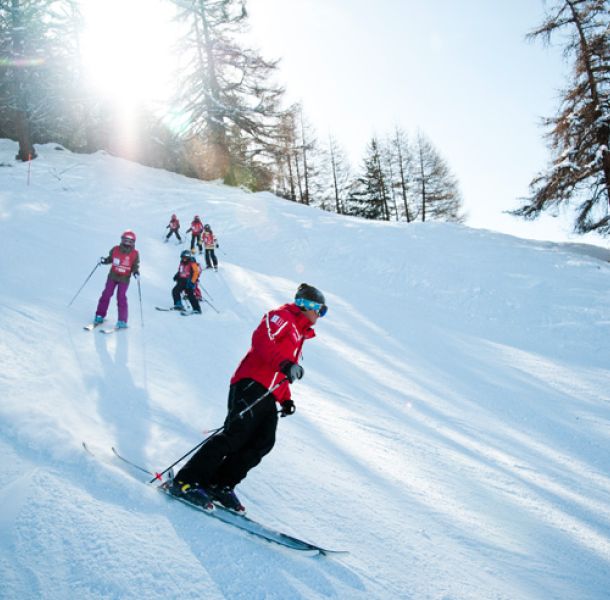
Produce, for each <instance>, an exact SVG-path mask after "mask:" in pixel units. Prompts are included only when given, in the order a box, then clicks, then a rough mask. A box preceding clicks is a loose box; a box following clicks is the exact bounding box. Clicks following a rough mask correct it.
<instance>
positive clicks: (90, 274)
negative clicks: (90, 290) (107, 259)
mask: <svg viewBox="0 0 610 600" xmlns="http://www.w3.org/2000/svg"><path fill="white" fill-rule="evenodd" d="M101 264H102V263H101V262H98V263H97V264H96V265H95V267H93V271H91V273H89V276H88V277H87V279H85V282H84V283H83V285H81V286H80V288H79V290H78V292H76V294H74V298H72V300H70V302H69V304H68V306H72V302H74V301H75V300H76V297H77V296H78V295H79V294H80V293H81V290H82V289H83V288H84V287H85V285H86V284H87V281H89V280H90V279H91V276H92V275H93V273H95V269H97V268H98V267H99V266H100V265H101Z"/></svg>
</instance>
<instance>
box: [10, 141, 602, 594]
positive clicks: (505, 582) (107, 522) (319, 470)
mask: <svg viewBox="0 0 610 600" xmlns="http://www.w3.org/2000/svg"><path fill="white" fill-rule="evenodd" d="M55 148H56V146H55V145H53V144H48V145H45V146H41V147H40V148H39V150H40V158H39V159H37V160H36V161H34V162H33V163H32V164H31V165H29V166H30V167H31V173H30V184H29V185H27V184H26V182H27V169H28V165H23V164H19V163H16V162H14V161H13V156H14V155H15V153H16V144H15V143H13V142H9V141H6V140H0V165H2V166H0V235H1V239H2V241H3V244H4V248H3V252H1V253H0V283H1V285H0V328H1V331H2V336H1V337H0V364H1V365H2V368H1V369H0V398H1V401H0V433H1V437H0V453H1V455H2V456H3V458H4V461H3V468H4V472H5V484H4V486H3V488H2V490H0V504H1V505H2V507H3V508H2V511H1V513H0V534H1V535H0V577H1V580H2V593H0V596H2V597H7V598H15V597H24V598H68V597H78V598H96V599H97V598H174V597H175V598H178V597H184V590H185V589H186V590H188V594H189V595H192V596H198V597H202V598H238V599H251V598H261V597H264V598H278V599H279V598H307V599H309V598H326V597H336V598H350V599H351V598H367V599H370V598H380V599H386V598H414V599H420V598H433V599H438V600H441V599H442V600H450V599H457V598H460V599H470V598H472V599H475V598H476V599H481V600H487V599H489V598H496V599H500V598H501V599H507V600H509V599H510V600H512V599H515V598H520V599H521V598H524V599H540V598H545V599H546V598H560V599H566V600H567V599H572V598H591V599H597V598H600V599H601V598H606V597H607V590H608V589H609V588H610V541H609V540H610V476H609V472H610V469H609V467H610V464H609V458H608V451H607V448H608V441H609V440H608V431H609V429H608V426H609V425H610V422H609V421H610V393H609V392H608V390H610V370H609V369H608V366H607V362H608V351H607V348H608V333H609V326H610V308H609V306H610V302H609V301H610V291H609V289H610V265H609V264H608V262H607V261H608V260H609V259H610V253H609V252H608V251H607V250H605V249H604V248H601V247H593V246H587V245H584V244H576V245H575V244H558V243H549V242H534V241H528V240H524V239H521V238H517V237H512V236H509V235H504V234H498V233H494V232H491V231H484V230H475V229H470V228H468V227H464V226H456V225H446V224H439V223H426V224H411V225H408V226H407V225H405V224H396V223H376V222H365V221H362V220H357V219H351V218H344V217H338V216H336V215H333V214H329V213H324V212H321V211H318V210H315V209H310V208H308V207H305V206H301V205H295V204H291V203H288V202H286V201H282V200H279V199H277V198H275V197H274V196H272V195H271V194H268V193H259V194H251V193H244V192H243V191H242V190H238V189H233V188H227V187H225V186H222V185H220V184H217V183H204V182H201V181H197V180H193V179H187V178H185V177H182V176H178V175H176V174H172V173H167V172H164V171H161V170H155V169H150V168H146V167H143V166H140V165H137V164H134V163H130V162H128V161H125V160H121V159H117V158H113V157H110V156H108V155H105V154H104V153H97V154H95V155H76V154H72V153H70V152H67V151H65V150H62V151H60V150H57V149H55ZM172 212H175V213H177V215H178V217H179V218H180V220H181V224H182V231H184V230H186V229H187V228H188V226H189V223H190V220H191V218H192V216H193V215H194V214H199V215H200V216H201V217H202V220H203V221H204V222H209V223H210V224H212V227H213V229H214V231H215V233H216V234H217V235H218V238H219V242H220V249H219V251H218V253H217V254H218V257H219V260H220V271H219V272H218V273H212V272H210V271H204V272H203V282H202V283H203V286H204V287H205V289H206V290H207V291H208V292H209V294H210V296H211V298H212V300H211V301H212V303H213V304H214V306H216V307H217V308H218V309H219V311H220V312H219V313H218V314H217V313H216V312H214V311H213V310H212V309H211V308H210V307H209V306H208V305H206V304H203V305H202V308H203V314H202V315H201V316H200V317H197V318H193V319H183V318H181V317H180V316H179V315H174V314H167V315H166V314H162V313H160V312H158V311H156V310H155V308H154V307H155V306H166V305H169V304H170V303H171V297H170V290H171V287H172V283H173V282H172V276H173V274H174V273H175V271H176V268H177V265H178V261H179V254H180V250H181V249H182V248H181V247H177V246H174V245H173V244H164V243H163V242H162V235H163V232H164V231H165V230H164V228H165V225H167V223H168V221H169V216H170V215H171V213H172ZM127 228H132V229H134V230H135V232H136V234H137V236H138V239H137V244H136V245H137V248H138V249H139V251H140V253H141V257H142V269H141V271H142V277H141V289H142V299H143V321H144V326H142V323H141V320H140V307H139V304H138V294H137V286H136V285H134V284H132V285H131V286H130V290H129V309H130V316H129V329H128V330H127V331H125V332H121V333H119V334H117V335H111V336H104V335H101V334H100V333H99V331H97V330H95V331H92V332H87V331H83V329H82V327H83V325H85V324H86V323H88V322H90V320H91V318H92V316H93V312H94V310H95V304H96V302H97V299H98V297H99V294H100V292H101V290H102V287H103V283H104V280H105V277H106V273H107V267H100V268H99V269H97V270H96V272H95V273H94V275H93V276H92V278H91V280H90V282H89V283H88V284H87V285H86V286H85V287H84V289H83V291H82V293H81V294H80V295H79V296H78V298H77V299H76V300H75V301H74V303H73V305H72V306H71V307H70V308H67V304H68V302H69V300H70V299H71V298H72V296H73V295H74V293H75V292H76V290H77V289H78V288H79V286H80V285H81V284H82V282H83V281H84V279H85V277H86V276H87V274H88V273H89V272H90V271H91V269H92V268H93V267H94V265H95V263H96V261H97V260H98V258H99V257H100V256H102V255H104V254H105V253H106V252H107V251H108V249H109V248H110V247H111V246H113V245H114V244H116V243H117V242H118V238H119V236H120V233H121V232H122V231H123V230H124V229H127ZM302 281H306V282H308V283H311V284H314V285H316V286H317V287H319V288H320V289H322V290H323V291H324V293H325V295H326V297H327V300H328V305H329V313H328V315H327V316H326V317H325V318H324V319H320V321H319V323H318V326H317V328H316V329H317V333H318V336H317V337H316V338H315V339H314V340H311V341H308V343H307V344H306V345H305V353H304V362H303V366H304V368H305V377H304V379H303V380H302V381H301V382H299V383H298V384H295V385H294V386H293V396H294V399H295V404H296V406H297V412H296V414H295V415H294V416H292V417H290V418H287V419H281V421H280V424H279V428H278V439H277V444H276V447H275V448H274V450H273V452H272V453H271V454H270V455H269V456H267V457H266V458H265V459H264V461H263V462H262V463H261V465H260V466H259V467H257V468H256V469H255V470H254V471H253V472H252V473H251V474H250V475H249V476H248V478H247V479H246V480H245V481H244V482H243V483H242V485H241V486H240V488H239V492H240V498H241V499H242V500H243V502H244V503H245V504H246V505H247V507H248V513H249V515H250V516H251V517H252V518H254V519H257V520H261V521H263V522H265V524H267V525H269V526H270V527H275V528H277V529H280V530H282V531H286V533H288V534H292V535H295V536H297V537H302V538H304V539H308V540H312V541H315V542H316V543H318V544H320V545H322V546H326V547H337V548H345V549H347V550H350V554H349V555H347V556H341V557H336V558H328V557H323V558H311V557H307V556H300V555H295V553H290V551H288V550H283V549H278V548H275V547H271V546H269V545H268V544H265V543H264V542H258V541H257V540H255V539H252V538H251V536H247V535H246V534H243V533H240V532H239V531H235V530H233V529H232V528H230V527H228V526H226V525H225V524H223V523H217V522H215V521H214V520H212V519H206V518H205V517H204V518H200V519H197V518H196V517H197V516H198V515H194V514H193V511H192V510H189V509H188V508H187V507H182V506H180V505H178V503H170V502H169V501H168V500H167V499H166V498H164V497H162V496H161V494H158V493H156V492H155V491H154V490H153V489H146V488H143V487H142V485H141V484H139V483H137V482H135V481H133V480H132V479H131V478H130V477H128V476H126V475H125V473H124V472H123V471H122V470H121V469H120V468H118V467H115V466H113V465H112V464H111V463H109V464H100V463H99V462H96V461H92V460H91V457H89V456H87V455H86V453H85V452H83V450H82V447H81V440H83V439H86V440H88V441H90V442H91V443H92V444H97V445H99V446H102V447H108V448H109V447H111V446H115V447H117V448H118V449H119V450H120V451H121V452H123V453H124V454H125V455H128V456H129V457H131V458H133V460H137V461H138V462H141V463H142V464H145V465H149V466H151V468H154V469H159V470H162V469H163V468H164V467H166V466H167V465H169V464H170V463H171V462H173V460H175V459H176V458H177V457H179V456H180V455H182V454H183V453H184V452H186V451H187V450H188V449H189V448H191V447H193V446H194V445H196V444H197V443H198V442H199V441H200V440H201V439H202V438H203V437H204V436H205V435H206V431H208V430H211V429H214V428H216V427H218V426H219V425H220V424H221V423H222V421H223V419H224V415H225V403H226V395H227V391H228V380H229V378H230V376H231V374H232V372H233V370H234V369H235V367H236V365H237V363H238V361H239V360H240V359H241V357H242V356H243V354H244V353H245V351H246V350H247V348H248V346H249V343H250V335H251V333H252V330H253V329H254V327H255V326H256V325H257V323H258V321H259V320H260V318H261V316H262V315H263V313H264V312H265V311H266V310H268V309H269V308H273V307H275V306H277V305H279V304H281V303H283V302H285V301H287V300H289V299H290V298H291V297H292V295H293V293H294V290H295V289H296V287H297V285H298V284H299V283H301V282H302ZM108 317H109V320H108V323H109V325H112V324H113V323H114V320H115V319H116V305H115V303H114V300H113V303H112V304H111V307H110V311H109V315H108Z"/></svg>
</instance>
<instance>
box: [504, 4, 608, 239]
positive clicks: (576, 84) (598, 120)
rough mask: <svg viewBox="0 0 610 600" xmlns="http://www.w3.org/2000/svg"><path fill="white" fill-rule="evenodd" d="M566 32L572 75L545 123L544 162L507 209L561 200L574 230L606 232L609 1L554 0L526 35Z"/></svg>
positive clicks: (526, 209)
mask: <svg viewBox="0 0 610 600" xmlns="http://www.w3.org/2000/svg"><path fill="white" fill-rule="evenodd" d="M562 32H563V33H566V34H567V38H562V39H565V40H566V42H565V47H564V53H565V55H566V56H571V57H573V60H574V64H573V74H572V78H571V81H570V83H569V87H568V88H567V89H566V90H565V91H564V92H563V94H562V101H561V106H560V109H559V111H558V113H557V114H556V115H555V116H554V117H551V118H547V119H545V121H544V124H545V126H546V127H548V128H549V132H548V136H547V137H548V139H549V142H550V144H549V145H550V149H551V152H552V155H553V156H552V160H551V165H550V167H549V168H548V169H547V170H546V171H543V172H542V173H540V174H539V175H537V176H536V177H535V178H534V179H533V181H532V182H531V184H530V191H531V196H530V197H529V198H527V201H526V203H525V204H524V205H523V206H522V207H521V208H519V209H517V210H516V211H514V213H513V214H517V215H520V216H523V217H526V218H530V219H531V218H536V217H537V216H539V215H540V213H541V212H542V211H545V210H547V209H549V208H552V207H555V206H558V205H561V204H564V205H569V206H574V205H575V204H576V206H574V207H575V208H576V219H575V230H576V231H577V232H579V233H585V232H588V231H594V230H597V231H599V232H600V233H604V234H607V233H609V232H610V216H609V214H608V213H609V209H608V207H609V205H610V149H609V146H610V139H609V138H610V4H609V3H608V0H555V1H554V2H553V3H552V5H551V6H550V7H549V9H548V10H547V14H546V18H545V20H544V22H543V23H542V24H541V25H540V26H539V27H537V28H536V29H534V30H533V31H532V32H531V33H530V34H529V36H528V37H529V38H530V39H537V38H539V37H542V38H543V40H544V41H545V42H546V43H550V40H551V37H552V36H554V35H558V34H560V33H562Z"/></svg>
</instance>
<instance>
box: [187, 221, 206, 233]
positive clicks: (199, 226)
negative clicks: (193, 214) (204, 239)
mask: <svg viewBox="0 0 610 600" xmlns="http://www.w3.org/2000/svg"><path fill="white" fill-rule="evenodd" d="M189 231H192V232H193V235H199V234H200V233H201V232H202V231H203V223H202V222H201V221H193V222H192V223H191V226H190V228H189V230H188V231H187V233H188V232H189Z"/></svg>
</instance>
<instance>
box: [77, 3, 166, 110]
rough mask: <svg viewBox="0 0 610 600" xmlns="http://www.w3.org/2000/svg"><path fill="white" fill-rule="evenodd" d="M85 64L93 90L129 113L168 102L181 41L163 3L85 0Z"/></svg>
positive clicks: (83, 52)
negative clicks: (131, 109) (175, 48)
mask: <svg viewBox="0 0 610 600" xmlns="http://www.w3.org/2000/svg"><path fill="white" fill-rule="evenodd" d="M82 10H83V14H84V17H85V29H84V33H83V38H82V56H83V64H84V67H85V69H86V72H87V76H88V79H89V81H90V84H91V86H92V87H93V89H95V90H96V91H97V92H99V93H100V94H102V95H104V96H106V97H107V98H110V99H111V100H112V101H113V102H115V103H116V104H118V105H120V106H123V107H125V108H128V107H133V106H135V105H137V104H142V103H154V102H161V101H163V100H165V99H167V95H168V92H169V90H170V87H171V86H170V83H169V82H170V77H171V72H172V66H173V54H172V45H173V44H174V41H175V29H174V24H173V23H172V21H171V17H172V13H171V11H170V10H169V7H168V6H167V4H164V3H161V2H159V1H158V0H129V1H128V2H125V0H82Z"/></svg>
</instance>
